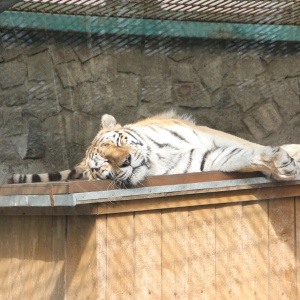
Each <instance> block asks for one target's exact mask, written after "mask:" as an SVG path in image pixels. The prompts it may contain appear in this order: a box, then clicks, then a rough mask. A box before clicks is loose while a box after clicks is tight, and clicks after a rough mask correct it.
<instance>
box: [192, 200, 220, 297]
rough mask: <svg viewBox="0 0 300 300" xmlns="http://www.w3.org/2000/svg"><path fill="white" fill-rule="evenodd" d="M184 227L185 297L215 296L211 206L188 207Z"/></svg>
mask: <svg viewBox="0 0 300 300" xmlns="http://www.w3.org/2000/svg"><path fill="white" fill-rule="evenodd" d="M188 228H189V253H188V262H189V266H188V270H189V274H188V287H189V291H188V299H215V298H216V283H215V278H216V273H215V270H216V252H215V250H216V215H215V206H209V207H203V206H202V207H197V208H193V209H190V210H189V220H188Z"/></svg>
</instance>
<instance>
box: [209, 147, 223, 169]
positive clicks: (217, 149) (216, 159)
mask: <svg viewBox="0 0 300 300" xmlns="http://www.w3.org/2000/svg"><path fill="white" fill-rule="evenodd" d="M219 149H221V153H219V154H218V156H217V157H216V158H215V159H214V161H213V162H212V163H211V165H210V166H211V167H212V166H213V164H214V163H215V161H216V160H217V159H218V158H219V157H220V156H221V155H222V154H223V153H224V151H225V150H226V148H218V149H215V150H214V151H216V150H219Z"/></svg>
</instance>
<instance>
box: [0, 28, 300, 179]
mask: <svg viewBox="0 0 300 300" xmlns="http://www.w3.org/2000/svg"><path fill="white" fill-rule="evenodd" d="M1 34H2V39H1V40H0V140H1V141H0V163H1V166H0V181H3V178H4V176H6V175H7V174H8V173H13V172H20V171H21V172H42V171H47V170H57V169H64V168H69V167H71V166H72V165H73V164H75V163H77V162H79V161H80V159H81V157H82V156H83V155H84V151H85V148H86V147H87V146H88V144H89V143H90V141H91V140H92V138H93V136H94V135H95V134H96V132H97V131H98V129H99V122H100V117H101V115H102V114H104V113H110V114H113V115H114V116H115V117H116V118H117V119H118V121H119V122H120V123H122V124H124V123H128V122H134V121H135V120H138V119H140V118H142V117H147V116H151V115H153V114H155V113H159V112H161V111H163V110H168V109H171V108H175V109H176V110H177V111H178V112H179V113H191V114H192V115H193V116H194V117H195V119H196V120H197V122H198V123H199V124H203V125H207V126H210V127H214V128H217V129H220V130H224V131H227V132H230V133H233V134H236V135H239V136H241V137H244V138H247V139H250V140H252V141H256V142H259V143H263V144H273V145H277V144H282V143H291V142H294V143H300V102H299V101H300V100H299V95H300V83H299V81H300V49H299V45H298V46H297V45H291V44H286V43H255V42H253V41H252V42H245V41H239V42H237V41H235V42H232V41H203V40H197V41H196V40H194V41H191V40H172V39H145V38H142V37H124V38H117V37H106V36H96V35H95V36H89V35H87V36H85V35H75V34H68V35H66V34H59V33H51V32H22V31H19V32H17V31H5V32H4V31H3V32H2V33H1ZM1 41H2V42H1Z"/></svg>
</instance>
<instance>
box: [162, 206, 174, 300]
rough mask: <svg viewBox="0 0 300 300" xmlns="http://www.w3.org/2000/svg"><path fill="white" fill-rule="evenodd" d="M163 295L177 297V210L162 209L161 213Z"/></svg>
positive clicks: (170, 297) (164, 297)
mask: <svg viewBox="0 0 300 300" xmlns="http://www.w3.org/2000/svg"><path fill="white" fill-rule="evenodd" d="M161 224H162V227H161V230H162V233H161V276H162V278H161V280H162V283H161V284H162V286H161V297H162V299H170V300H171V299H176V273H175V257H174V251H175V249H176V247H177V244H176V238H175V236H176V210H175V209H170V210H165V211H162V214H161Z"/></svg>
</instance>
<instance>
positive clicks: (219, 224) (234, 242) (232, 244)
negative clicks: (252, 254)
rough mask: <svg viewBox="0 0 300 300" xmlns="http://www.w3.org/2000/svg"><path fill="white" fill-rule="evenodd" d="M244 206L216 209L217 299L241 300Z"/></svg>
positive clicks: (228, 206)
mask: <svg viewBox="0 0 300 300" xmlns="http://www.w3.org/2000/svg"><path fill="white" fill-rule="evenodd" d="M241 241H242V205H241V204H235V205H226V206H217V208H216V298H217V299H227V298H231V299H240V296H241V291H242V285H243V278H242V276H241V274H242V272H241V270H242V269H241V265H240V262H241V260H242V242H241Z"/></svg>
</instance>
